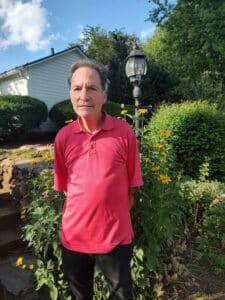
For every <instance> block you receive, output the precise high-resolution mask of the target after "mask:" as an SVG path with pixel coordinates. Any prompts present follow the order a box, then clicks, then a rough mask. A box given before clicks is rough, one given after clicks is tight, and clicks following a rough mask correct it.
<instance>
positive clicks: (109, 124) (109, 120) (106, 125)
mask: <svg viewBox="0 0 225 300" xmlns="http://www.w3.org/2000/svg"><path fill="white" fill-rule="evenodd" d="M104 115H105V119H104V122H103V124H102V128H101V130H111V129H113V128H114V122H113V117H112V116H110V115H109V114H107V113H106V112H104ZM83 131H84V130H83V127H82V125H81V120H80V117H78V118H77V119H76V120H75V121H74V123H73V132H74V133H79V132H83Z"/></svg>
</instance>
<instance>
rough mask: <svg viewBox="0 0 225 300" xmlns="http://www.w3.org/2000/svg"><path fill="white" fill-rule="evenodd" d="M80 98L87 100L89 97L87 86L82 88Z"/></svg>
mask: <svg viewBox="0 0 225 300" xmlns="http://www.w3.org/2000/svg"><path fill="white" fill-rule="evenodd" d="M80 99H81V100H83V101H87V100H88V99H89V94H88V90H87V89H86V88H83V89H81V91H80Z"/></svg>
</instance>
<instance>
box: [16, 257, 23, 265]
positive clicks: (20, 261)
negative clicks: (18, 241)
mask: <svg viewBox="0 0 225 300" xmlns="http://www.w3.org/2000/svg"><path fill="white" fill-rule="evenodd" d="M22 264H23V257H18V258H17V261H16V266H17V267H18V266H21V265H22Z"/></svg>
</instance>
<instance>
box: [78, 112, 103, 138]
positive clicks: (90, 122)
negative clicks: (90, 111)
mask: <svg viewBox="0 0 225 300" xmlns="http://www.w3.org/2000/svg"><path fill="white" fill-rule="evenodd" d="M80 120H81V125H82V127H83V128H84V129H85V130H86V131H87V132H90V133H92V134H94V133H96V132H97V131H99V129H100V128H101V126H102V124H103V122H104V114H103V113H101V114H100V115H99V117H98V118H96V117H95V118H80Z"/></svg>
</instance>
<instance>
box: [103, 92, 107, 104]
mask: <svg viewBox="0 0 225 300" xmlns="http://www.w3.org/2000/svg"><path fill="white" fill-rule="evenodd" d="M104 94H105V95H104V104H105V103H106V101H107V97H108V94H107V92H106V91H104Z"/></svg>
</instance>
